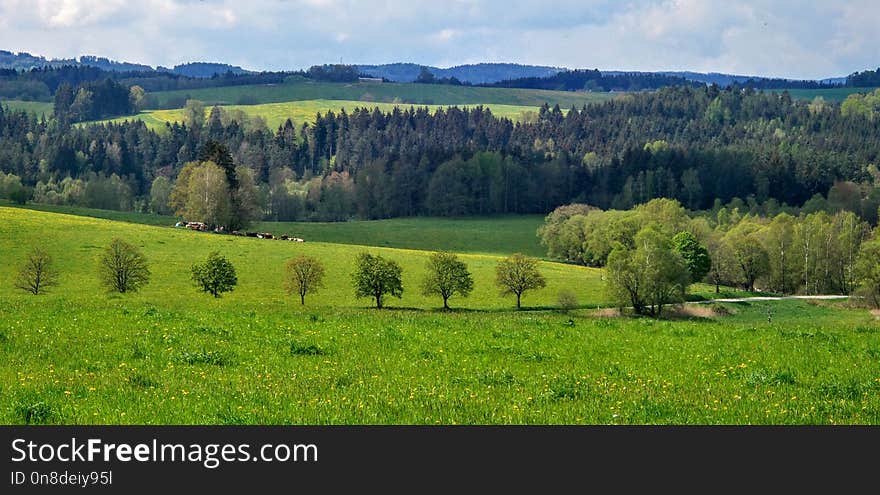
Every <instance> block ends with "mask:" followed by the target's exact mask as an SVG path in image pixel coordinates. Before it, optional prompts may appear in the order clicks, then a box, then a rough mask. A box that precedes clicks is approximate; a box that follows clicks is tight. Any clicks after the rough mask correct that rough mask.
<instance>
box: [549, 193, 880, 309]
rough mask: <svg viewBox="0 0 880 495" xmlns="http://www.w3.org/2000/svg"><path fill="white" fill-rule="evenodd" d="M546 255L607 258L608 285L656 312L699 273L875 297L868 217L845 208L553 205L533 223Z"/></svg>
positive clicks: (771, 286) (731, 282)
mask: <svg viewBox="0 0 880 495" xmlns="http://www.w3.org/2000/svg"><path fill="white" fill-rule="evenodd" d="M538 235H539V237H540V238H541V242H542V244H543V245H544V246H546V247H547V249H548V254H549V256H551V257H554V258H558V259H564V260H567V261H571V262H576V263H583V264H587V265H591V266H598V267H606V268H607V275H606V277H607V280H608V283H609V285H608V287H609V290H610V293H611V295H612V296H614V298H615V299H616V300H618V301H621V302H623V301H625V302H626V303H627V304H628V305H631V306H633V307H634V308H635V309H636V311H637V312H640V313H647V314H656V313H657V312H659V311H660V310H661V309H662V306H663V305H664V304H669V303H672V302H678V301H681V300H682V299H683V297H684V294H685V291H686V289H687V287H688V285H689V284H690V283H693V282H702V281H706V282H709V283H712V284H714V285H715V288H716V292H717V291H719V290H720V286H722V285H725V286H739V287H741V288H743V289H745V290H749V291H755V290H761V291H765V292H772V293H778V294H796V293H801V294H853V293H856V294H859V295H862V296H864V297H865V298H866V300H868V301H869V302H876V284H875V280H876V276H875V275H874V274H873V273H874V271H876V266H877V265H878V264H880V258H877V257H876V256H875V255H876V252H875V251H873V249H875V248H874V246H876V244H877V242H878V241H877V240H874V241H870V239H871V230H870V226H869V225H868V224H867V223H866V222H864V221H862V220H860V219H859V218H858V217H857V216H856V215H855V214H853V213H851V212H847V211H844V212H839V213H836V214H834V215H830V214H828V213H825V212H818V213H812V214H802V215H801V216H799V217H795V216H792V215H790V214H788V213H780V214H778V215H776V216H775V217H772V218H767V217H759V216H752V215H749V214H745V215H742V214H741V213H740V212H739V210H738V209H736V208H735V209H734V210H733V211H728V210H727V209H726V208H721V209H720V210H718V211H717V213H716V215H715V216H714V217H712V216H709V215H708V214H706V213H703V214H695V215H693V216H692V215H690V214H689V213H688V212H687V211H686V210H685V209H684V208H683V207H682V206H681V205H680V204H679V203H677V202H675V201H672V200H666V199H658V200H653V201H651V202H649V203H647V204H644V205H640V206H638V207H636V208H635V209H633V210H629V211H618V210H608V211H603V210H600V209H598V208H595V207H592V206H588V205H583V204H572V205H567V206H564V207H561V208H557V209H556V210H554V211H553V212H552V213H551V214H550V215H548V216H547V218H546V221H545V224H544V225H543V226H542V227H541V228H540V229H539V231H538Z"/></svg>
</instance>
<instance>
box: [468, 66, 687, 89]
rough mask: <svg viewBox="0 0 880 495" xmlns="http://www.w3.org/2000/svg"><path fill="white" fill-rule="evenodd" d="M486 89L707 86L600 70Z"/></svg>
mask: <svg viewBox="0 0 880 495" xmlns="http://www.w3.org/2000/svg"><path fill="white" fill-rule="evenodd" d="M484 86H489V87H495V88H526V89H547V90H555V91H642V90H646V89H659V88H663V87H667V86H694V87H699V86H704V84H702V83H699V82H693V81H688V80H687V79H685V78H683V77H678V76H668V75H663V74H652V73H624V74H614V75H606V74H602V72H600V71H599V70H598V69H593V70H568V71H562V72H559V73H557V74H554V75H552V76H547V77H523V78H519V79H512V80H508V81H499V82H497V83H493V84H485V85H484Z"/></svg>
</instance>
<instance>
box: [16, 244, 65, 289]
mask: <svg viewBox="0 0 880 495" xmlns="http://www.w3.org/2000/svg"><path fill="white" fill-rule="evenodd" d="M56 285H58V271H57V270H56V269H55V266H54V265H53V263H52V257H51V256H49V253H47V252H46V251H44V250H43V249H42V248H40V247H35V248H34V249H33V250H32V251H31V252H30V254H28V256H27V259H26V260H25V262H24V264H23V265H22V266H21V269H20V270H19V271H18V276H17V277H16V279H15V287H16V288H17V289H21V290H23V291H26V292H30V293H31V294H33V295H39V294H44V293H45V292H46V291H47V290H48V289H49V288H50V287H54V286H56Z"/></svg>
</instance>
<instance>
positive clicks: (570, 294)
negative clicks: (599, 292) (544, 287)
mask: <svg viewBox="0 0 880 495" xmlns="http://www.w3.org/2000/svg"><path fill="white" fill-rule="evenodd" d="M556 301H557V303H558V304H559V308H560V309H562V311H563V312H565V313H568V312H569V311H571V310H573V309H576V308H577V307H578V300H577V294H575V293H574V291H573V290H569V289H564V290H561V291H559V295H558V296H557V297H556Z"/></svg>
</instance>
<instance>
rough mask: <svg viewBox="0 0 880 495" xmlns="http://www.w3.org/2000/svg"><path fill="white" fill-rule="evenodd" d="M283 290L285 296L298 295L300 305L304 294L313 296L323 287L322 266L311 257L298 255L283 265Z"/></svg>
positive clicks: (303, 300) (304, 299)
mask: <svg viewBox="0 0 880 495" xmlns="http://www.w3.org/2000/svg"><path fill="white" fill-rule="evenodd" d="M284 271H285V278H284V289H285V290H286V291H287V294H288V295H289V294H298V295H299V300H300V303H301V304H305V303H306V294H315V293H317V292H318V289H320V288H321V287H323V286H324V265H323V264H322V263H321V261H320V260H318V259H317V258H315V257H313V256H308V255H305V254H303V255H300V256H297V257H296V258H292V259H290V260H288V261H287V263H286V264H285V265H284Z"/></svg>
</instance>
